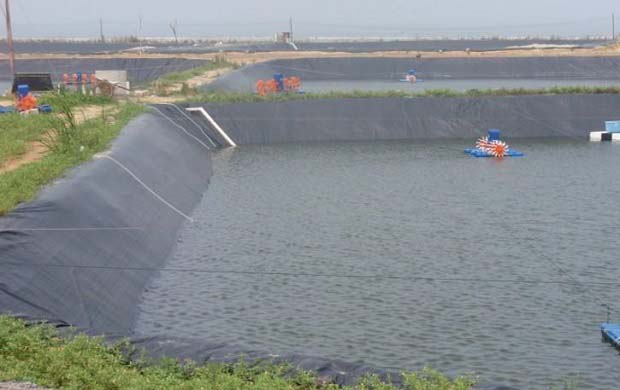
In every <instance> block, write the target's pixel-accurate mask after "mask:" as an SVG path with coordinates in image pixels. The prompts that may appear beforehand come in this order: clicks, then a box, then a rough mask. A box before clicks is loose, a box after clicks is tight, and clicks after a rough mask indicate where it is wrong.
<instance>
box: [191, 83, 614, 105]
mask: <svg viewBox="0 0 620 390" xmlns="http://www.w3.org/2000/svg"><path fill="white" fill-rule="evenodd" d="M576 94H620V87H617V86H611V87H581V86H576V87H552V88H545V89H527V88H516V89H508V88H500V89H470V90H467V91H455V90H451V89H431V90H425V91H421V92H405V91H397V90H393V91H363V90H357V91H331V92H321V93H303V94H295V93H284V94H271V95H266V96H261V95H258V94H254V93H246V92H222V91H215V92H208V93H202V94H197V95H195V96H188V97H187V101H188V102H200V103H209V102H211V103H252V102H277V101H290V100H317V99H370V98H420V97H455V98H458V97H461V98H464V97H499V96H521V95H576Z"/></svg>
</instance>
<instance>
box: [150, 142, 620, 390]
mask: <svg viewBox="0 0 620 390" xmlns="http://www.w3.org/2000/svg"><path fill="white" fill-rule="evenodd" d="M515 144H516V145H515V146H517V147H518V149H520V150H522V151H524V152H525V153H527V156H526V157H525V158H520V159H506V160H503V161H496V160H491V159H475V158H470V157H467V156H466V155H464V154H463V153H462V149H463V148H464V147H467V146H470V145H469V144H468V143H466V142H460V141H458V142H448V143H446V142H442V143H439V142H433V143H339V144H310V145H282V146H269V147H260V146H244V147H240V148H238V149H236V150H225V151H222V152H219V153H218V154H216V155H215V156H214V160H215V172H216V173H215V176H214V177H213V179H212V184H211V186H210V188H209V190H208V192H207V194H206V196H205V198H204V201H203V202H202V204H201V205H200V206H199V207H198V208H197V209H196V210H195V213H194V218H195V222H194V223H192V224H188V225H187V226H186V227H185V228H184V229H183V231H182V232H181V234H180V239H179V245H178V247H177V248H176V250H175V251H174V253H173V256H172V258H171V260H170V261H169V264H168V267H173V268H184V269H191V270H193V272H166V271H164V272H162V273H161V275H160V276H159V277H158V278H157V279H156V280H154V281H153V282H152V285H151V286H150V287H149V290H148V292H146V294H145V296H144V303H143V305H142V313H141V316H140V318H139V321H138V331H139V332H140V333H143V334H147V335H169V336H180V337H191V338H201V339H204V340H209V341H211V342H218V343H230V344H235V345H241V346H243V347H244V348H247V349H248V350H264V351H270V352H272V353H275V354H285V353H291V352H297V353H303V354H307V355H316V356H323V357H328V358H334V359H343V360H346V361H353V362H363V363H366V364H368V365H371V366H375V367H380V368H387V369H394V370H402V369H407V370H413V369H420V368H422V367H423V366H425V365H431V366H433V367H435V368H437V369H439V370H441V371H444V372H446V373H448V374H450V375H454V374H459V373H465V372H475V373H476V374H478V375H480V378H481V381H482V383H495V384H505V385H515V386H519V387H521V388H527V389H529V388H534V389H537V388H547V386H549V385H551V384H556V383H559V382H561V381H562V380H563V379H566V378H573V379H576V380H577V381H578V383H580V384H581V385H582V388H587V389H589V388H596V389H616V388H617V387H618V385H617V383H618V380H620V370H619V369H618V367H619V366H620V356H618V353H617V352H616V351H615V350H613V349H612V348H611V347H610V346H609V345H608V344H604V343H602V342H601V337H600V332H599V330H598V326H599V324H600V322H601V321H602V320H604V316H603V310H602V308H601V306H600V305H601V303H611V304H612V306H615V307H616V308H617V309H620V306H617V305H615V302H616V301H617V300H618V299H619V298H620V287H619V286H618V285H615V284H610V283H617V282H619V281H620V278H619V277H620V267H619V266H618V259H619V254H620V240H618V232H619V229H620V211H619V208H618V197H619V196H620V195H619V194H620V173H619V172H618V167H620V145H612V144H600V143H596V144H590V143H587V142H582V141H519V142H515ZM194 168H195V169H198V167H194ZM617 314H618V315H619V317H618V318H617V319H618V320H620V311H618V312H617Z"/></svg>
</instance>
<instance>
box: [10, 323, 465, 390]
mask: <svg viewBox="0 0 620 390" xmlns="http://www.w3.org/2000/svg"><path fill="white" fill-rule="evenodd" d="M128 350H130V346H129V345H128V344H127V343H121V344H117V345H114V346H107V345H106V344H105V343H104V342H103V340H102V339H101V338H93V337H88V336H85V335H81V334H75V335H70V336H66V337H61V336H60V335H59V333H58V332H57V331H56V330H55V329H54V328H52V327H50V326H45V325H36V326H27V325H26V323H24V322H23V321H21V320H17V319H14V318H10V317H7V316H0V362H2V364H0V382H2V381H22V382H32V383H36V384H38V385H40V386H45V387H51V388H58V389H60V388H66V389H141V390H142V389H209V390H337V389H343V388H342V387H340V386H338V385H335V384H333V383H329V382H328V381H325V380H321V379H320V378H317V377H316V376H315V375H313V374H311V373H308V372H294V371H292V370H291V369H290V368H289V367H286V366H283V365H271V364H268V363H265V362H263V363H257V364H248V363H244V362H242V361H240V362H238V363H235V364H207V365H197V364H195V363H193V362H191V361H185V362H183V364H180V363H179V362H178V361H176V360H172V359H164V360H160V361H147V360H146V359H141V360H140V361H137V362H136V361H131V360H130V359H128V358H127V356H128V354H127V351H128ZM402 380H403V389H404V390H468V389H471V388H472V387H473V386H474V384H475V381H474V380H473V378H471V377H468V376H463V377H459V378H456V379H454V380H450V379H448V378H447V377H445V376H444V375H442V374H440V373H438V372H436V371H433V370H431V369H425V370H424V371H422V372H420V373H413V374H403V377H402ZM346 389H349V390H353V389H355V390H394V389H395V387H394V386H393V385H391V384H389V383H385V382H383V381H381V380H380V379H379V378H378V377H376V376H368V377H365V378H362V379H361V380H360V382H359V383H358V385H356V386H353V387H348V388H346Z"/></svg>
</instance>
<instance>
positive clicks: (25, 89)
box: [17, 84, 30, 99]
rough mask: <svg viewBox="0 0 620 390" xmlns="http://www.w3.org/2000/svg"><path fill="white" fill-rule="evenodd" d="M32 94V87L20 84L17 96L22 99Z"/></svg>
mask: <svg viewBox="0 0 620 390" xmlns="http://www.w3.org/2000/svg"><path fill="white" fill-rule="evenodd" d="M29 93H30V86H29V85H28V84H20V85H18V86H17V96H18V97H19V98H20V99H21V98H24V97H26V96H28V94H29Z"/></svg>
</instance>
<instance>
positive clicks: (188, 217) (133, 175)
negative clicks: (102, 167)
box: [95, 154, 194, 222]
mask: <svg viewBox="0 0 620 390" xmlns="http://www.w3.org/2000/svg"><path fill="white" fill-rule="evenodd" d="M95 158H105V159H108V160H110V161H112V162H113V163H115V164H116V165H118V166H119V167H120V168H121V169H123V170H124V171H125V172H127V173H128V174H129V176H131V177H132V178H133V179H134V180H135V181H137V182H138V183H139V184H140V185H141V186H142V187H144V188H145V189H146V190H147V191H148V192H150V193H151V194H152V195H153V196H154V197H155V198H157V199H158V200H159V201H161V202H162V203H163V204H165V205H166V206H168V207H169V208H170V209H171V210H172V211H174V212H175V213H177V214H179V215H180V216H182V217H183V218H185V219H187V220H188V221H190V222H194V220H193V219H192V218H191V217H190V216H188V215H187V214H185V213H183V212H182V211H181V210H179V209H177V208H176V207H174V206H173V205H172V204H171V203H170V202H168V201H167V200H166V199H164V198H162V197H161V196H160V195H159V194H158V193H157V192H155V191H154V190H152V189H151V188H150V187H149V186H148V185H146V183H144V182H143V181H142V180H140V178H139V177H138V176H136V175H135V174H134V173H133V172H132V171H131V170H130V169H129V168H127V167H126V166H124V165H123V164H122V163H121V162H120V161H118V160H117V159H115V158H114V157H112V156H109V155H107V154H97V155H95Z"/></svg>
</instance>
